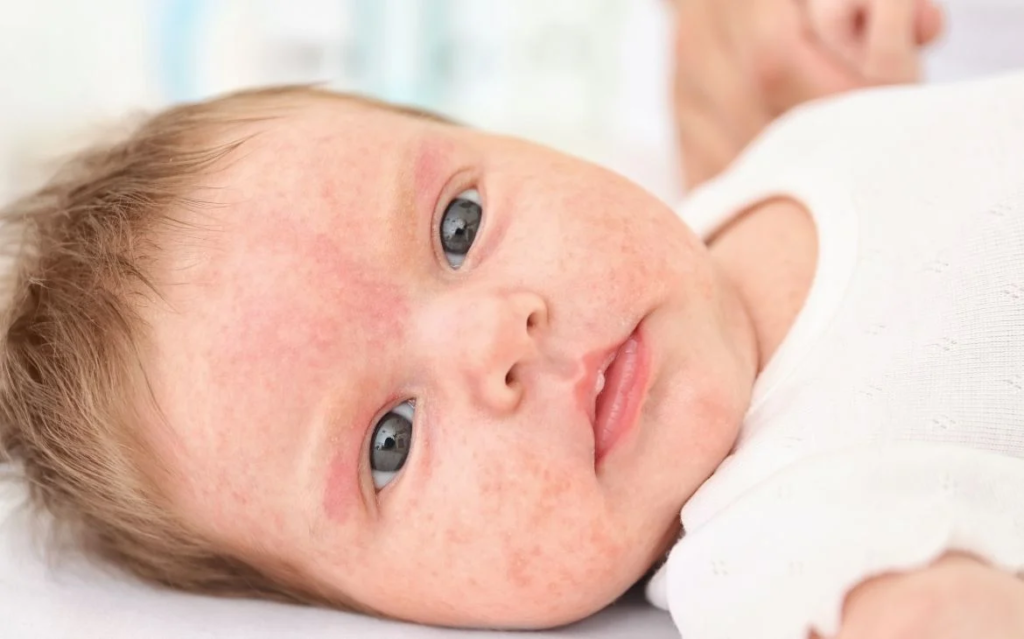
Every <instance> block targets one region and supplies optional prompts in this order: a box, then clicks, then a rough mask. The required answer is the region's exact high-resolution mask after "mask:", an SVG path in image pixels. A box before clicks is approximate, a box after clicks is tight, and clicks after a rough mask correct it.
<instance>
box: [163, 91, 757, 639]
mask: <svg viewBox="0 0 1024 639" xmlns="http://www.w3.org/2000/svg"><path fill="white" fill-rule="evenodd" d="M260 127H261V129H260V133H259V135H257V136H256V137H254V138H253V139H251V140H250V141H249V142H247V143H246V144H245V145H244V146H242V147H241V149H240V150H239V151H238V152H237V153H236V155H235V156H233V157H234V158H235V159H234V162H233V163H232V164H231V166H230V167H228V168H227V169H225V170H223V171H220V172H218V173H216V174H214V175H213V176H211V177H210V178H208V182H209V183H210V184H212V185H214V186H216V187H217V190H216V192H215V193H216V195H215V199H216V204H217V206H213V207H207V208H205V209H203V211H204V214H205V215H208V216H209V219H208V220H206V221H205V222H204V223H203V225H204V227H206V228H204V229H203V230H201V231H193V235H196V237H193V239H192V241H191V242H190V241H188V240H186V241H185V246H183V247H182V248H181V250H180V251H178V252H176V253H175V255H174V259H173V261H172V264H171V265H170V268H169V269H168V270H167V271H166V273H167V275H166V277H167V278H169V281H167V282H165V283H164V286H163V291H164V292H165V296H166V300H167V305H166V306H161V307H160V308H157V309H152V310H151V313H150V318H149V319H150V321H151V323H152V329H153V338H154V344H155V347H156V349H157V351H156V352H157V353H158V356H157V357H154V358H153V359H152V361H151V366H150V375H151V382H152V385H153V388H154V392H155V396H156V399H157V401H158V403H159V406H160V408H161V410H162V411H163V413H164V416H165V417H166V423H167V424H168V425H169V428H168V429H157V430H156V431H155V435H154V441H155V443H156V444H157V445H158V446H159V447H160V448H161V450H162V451H164V453H165V455H166V457H167V459H168V461H169V465H170V467H171V469H172V470H173V471H174V477H176V478H177V479H176V480H175V482H174V483H173V485H172V486H170V490H171V492H172V496H173V498H174V500H175V502H176V504H177V505H178V507H179V509H180V510H181V513H182V514H183V516H185V517H187V518H188V519H189V520H190V521H192V522H194V524H195V525H197V526H200V527H201V528H202V529H203V530H205V531H206V532H207V533H208V534H210V535H213V536H214V537H215V538H217V539H219V540H222V541H223V542H224V543H225V544H228V545H230V546H232V547H234V548H237V549H238V550H239V551H240V552H243V553H245V554H246V555H248V556H252V557H257V558H264V559H265V558H269V557H272V558H274V560H275V562H274V563H275V565H277V564H282V565H288V566H291V567H293V568H295V569H297V570H299V571H300V572H301V573H302V574H304V575H306V576H307V578H308V579H309V580H311V581H314V582H316V583H318V584H320V585H321V586H323V587H324V588H326V589H328V590H329V591H333V592H338V593H345V594H346V595H348V596H349V597H351V598H354V599H355V600H357V601H359V602H361V603H362V604H364V605H366V606H369V607H371V608H373V609H376V610H378V611H380V612H382V613H384V614H387V615H390V616H395V617H399V618H403V619H408V620H412V621H418V622H424V623H436V624H446V625H478V626H519V627H524V626H542V625H553V624H559V623H563V622H567V621H570V620H573V619H577V618H580V617H582V616H585V615H587V614H589V613H591V612H594V611H596V610H597V609H599V608H601V607H603V606H604V605H606V604H608V603H610V602H611V601H612V600H613V599H614V598H615V597H616V596H618V595H619V594H620V593H622V592H623V591H624V590H625V589H626V588H627V587H628V586H630V585H631V584H632V583H633V582H634V581H635V580H636V579H638V578H639V577H640V576H641V575H642V574H643V573H644V572H645V570H647V569H648V568H649V567H650V566H651V564H652V563H653V562H655V561H656V560H657V559H658V557H659V556H660V555H661V554H662V553H663V552H664V551H665V550H666V549H667V547H668V545H669V544H670V543H671V541H672V540H673V538H674V535H675V534H677V532H678V516H679V509H680V507H681V505H682V504H683V502H684V501H685V500H686V499H687V498H688V497H689V495H690V494H691V493H692V492H693V491H694V490H695V489H696V488H697V486H698V485H699V484H700V483H701V482H702V481H703V480H704V479H705V478H707V477H708V476H709V475H710V473H711V472H712V471H713V469H714V468H715V466H716V465H717V464H718V463H719V462H720V461H721V459H722V458H723V457H724V456H725V454H726V453H727V451H728V449H729V448H730V446H731V445H732V443H733V441H734V438H735V436H736V430H737V427H738V424H739V422H740V420H741V417H742V414H743V412H744V410H745V409H746V405H747V401H748V400H749V393H750V386H751V384H752V379H753V374H754V371H753V370H752V368H751V363H750V362H748V361H747V358H746V357H744V355H743V354H741V352H740V351H741V349H740V348H738V347H736V346H735V345H734V344H735V343H736V341H738V340H735V339H734V338H735V335H734V334H733V332H732V329H730V328H728V327H727V326H725V325H724V323H723V318H722V313H723V311H722V306H723V299H724V298H723V295H724V293H723V289H722V288H721V284H720V279H719V276H718V275H717V271H716V270H715V269H714V268H713V267H712V264H711V261H710V259H709V257H708V254H707V252H706V250H705V248H704V246H703V245H702V244H701V243H700V241H699V240H698V239H697V238H696V237H695V236H694V235H693V234H692V233H691V232H690V231H689V230H688V229H687V228H686V227H685V226H684V225H683V224H682V223H681V222H680V221H679V220H678V219H677V217H676V216H675V215H674V214H673V212H672V211H671V210H669V209H668V208H667V207H666V206H664V205H663V204H662V203H660V202H659V201H658V200H656V199H654V198H653V197H651V196H649V195H647V194H646V193H645V192H644V191H642V190H641V189H639V188H637V187H636V186H634V185H633V184H631V183H629V182H627V181H625V180H624V179H622V178H619V177H617V176H615V175H613V174H610V173H608V172H606V171H604V170H602V169H600V168H597V167H595V166H592V165H589V164H586V163H584V162H582V161H579V160H576V159H573V158H569V157H566V156H563V155H560V154H557V153H554V152H552V151H550V150H546V149H543V148H539V147H536V146H533V145H530V144H526V143H524V142H520V141H515V140H511V139H506V138H501V137H496V136H492V135H487V134H484V133H480V132H477V131H472V130H467V129H462V128H458V127H453V126H447V125H443V124H439V123H435V122H428V121H423V120H417V119H412V118H410V117H407V116H403V115H399V114H396V113H392V112H388V111H384V110H380V109H373V108H370V107H366V106H361V105H355V104H350V103H348V102H345V101H340V100H339V101H330V100H323V101H321V102H317V103H314V104H310V105H309V106H306V107H303V108H302V109H300V110H297V111H296V112H295V113H293V114H291V115H288V116H286V117H284V118H282V119H278V120H274V121H271V122H269V123H266V124H263V125H260ZM207 193H208V192H207ZM476 202H479V206H477V204H476ZM477 223H478V227H477ZM474 229H476V233H475V235H474V234H473V231H474ZM613 358H614V360H613ZM609 364H610V365H609ZM606 366H607V367H608V368H607V370H606V371H605V374H604V375H602V374H601V370H602V369H604V367H606ZM602 377H603V378H604V389H603V391H601V392H600V393H599V392H598V391H599V389H600V387H601V383H602V382H601V379H602Z"/></svg>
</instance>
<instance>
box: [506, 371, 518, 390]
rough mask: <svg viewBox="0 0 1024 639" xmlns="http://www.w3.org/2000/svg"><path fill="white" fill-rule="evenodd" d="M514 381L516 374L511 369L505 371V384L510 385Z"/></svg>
mask: <svg viewBox="0 0 1024 639" xmlns="http://www.w3.org/2000/svg"><path fill="white" fill-rule="evenodd" d="M515 383H516V376H515V373H514V372H513V371H512V369H509V371H508V372H507V373H505V386H512V385H513V384H515Z"/></svg>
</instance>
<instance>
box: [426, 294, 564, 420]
mask: <svg viewBox="0 0 1024 639" xmlns="http://www.w3.org/2000/svg"><path fill="white" fill-rule="evenodd" d="M444 317H445V319H444V320H443V321H442V323H441V327H440V329H441V330H439V331H438V332H437V342H436V346H437V347H438V348H437V349H436V351H435V352H436V354H437V357H438V359H439V361H438V362H437V363H438V364H439V365H440V366H439V368H440V370H447V371H450V372H451V374H452V381H454V382H456V383H458V384H460V385H461V386H462V389H463V392H464V393H465V392H466V391H468V394H469V396H470V398H471V399H472V400H473V401H475V402H477V403H479V404H480V405H481V406H482V407H484V408H485V409H487V410H491V411H495V412H499V413H504V412H509V411H512V410H514V409H515V408H516V407H517V406H518V405H519V403H520V401H521V399H522V395H523V392H524V389H525V382H526V380H525V379H524V376H523V371H524V365H525V364H527V363H529V362H530V361H531V360H534V359H536V358H537V357H538V354H539V340H540V339H541V338H542V336H543V335H544V333H545V332H546V330H547V324H548V309H547V305H546V304H545V302H544V300H543V298H541V297H540V296H539V295H536V294H534V293H531V292H528V291H522V290H518V291H494V292H487V293H482V294H478V295H473V296H469V297H467V298H466V299H464V300H462V301H461V302H457V303H453V304H450V305H448V307H447V308H446V309H445V311H444Z"/></svg>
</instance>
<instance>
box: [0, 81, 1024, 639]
mask: <svg viewBox="0 0 1024 639" xmlns="http://www.w3.org/2000/svg"><path fill="white" fill-rule="evenodd" d="M1021 113H1024V77H1019V76H1018V77H1012V78H1007V79H1003V80H996V81H990V82H986V83H981V84H978V85H970V86H963V87H951V88H947V89H927V90H922V89H914V90H910V89H903V90H890V91H883V92H879V93H873V94H865V95H863V96H857V97H854V98H851V99H848V100H844V101H839V102H835V103H828V104H823V105H820V106H815V107H811V108H808V109H803V110H801V111H800V112H797V113H794V114H793V115H792V116H790V117H787V118H785V119H784V120H783V121H782V122H780V123H778V124H777V125H775V126H773V127H772V128H771V129H770V130H769V132H768V133H767V134H766V135H764V136H762V137H761V138H759V140H758V142H757V143H755V145H754V147H753V148H751V149H750V150H749V151H748V152H747V153H746V154H745V155H743V156H742V157H741V158H740V159H739V161H738V162H737V164H736V165H735V166H734V168H732V169H730V170H729V171H728V172H727V173H726V174H725V175H724V176H723V177H722V178H721V179H719V180H716V181H713V182H711V183H709V184H708V186H706V187H705V188H702V189H700V190H698V191H697V192H696V193H694V194H693V196H692V198H691V199H690V201H689V203H688V204H687V205H686V206H685V207H684V208H683V215H684V217H685V218H686V221H687V223H684V222H683V221H682V220H680V218H679V217H678V216H677V215H676V214H675V212H674V211H672V210H671V209H669V208H668V207H666V206H665V205H664V204H662V203H661V202H659V201H658V200H657V199H655V198H653V197H652V196H650V195H648V194H647V193H645V192H643V191H642V190H640V189H639V188H637V187H636V186H635V185H633V184H631V183H629V182H628V181H626V180H624V179H622V178H620V177H618V176H616V175H614V174H611V173H609V172H607V171H604V170H602V169H600V168H597V167H594V166H592V165H589V164H586V163H584V162H581V161H579V160H577V159H574V158H570V157H566V156H563V155H560V154H558V153H555V152H553V151H550V150H547V149H543V148H540V147H537V146H534V145H531V144H528V143H525V142H521V141H517V140H513V139H508V138H503V137H499V136H494V135H489V134H487V133H483V132H480V131H475V130H471V129H467V128H464V127H459V126H456V125H453V124H451V123H449V122H446V121H444V120H441V119H438V118H436V117H434V116H430V115H427V114H423V113H419V112H415V111H411V110H407V109H400V108H397V107H392V106H388V105H383V104H379V103H374V102H371V101H368V100H364V99H356V98H352V97H345V96H338V95H333V94H329V93H326V92H321V91H316V90H312V89H302V88H282V89H268V90H261V91H251V92H246V93H240V94H236V95H233V96H229V97H226V98H221V99H218V100H213V101H210V102H206V103H201V104H195V105H186V106H181V107H177V108H175V109H171V110H169V111H166V112H164V113H162V114H160V115H158V116H156V117H154V118H153V119H151V120H149V121H148V122H146V123H145V124H144V125H143V126H142V127H141V128H140V129H139V130H138V131H137V132H135V133H134V134H133V135H132V136H131V137H130V138H129V139H128V140H127V141H125V142H122V143H119V144H116V145H113V146H110V147H106V148H103V149H100V150H97V151H94V152H92V153H90V154H87V155H85V156H82V157H80V158H78V159H77V160H76V161H75V162H74V163H72V164H70V165H68V167H67V168H66V169H65V170H64V171H63V172H62V173H61V174H60V175H58V176H57V178H55V179H54V180H53V181H52V182H51V183H50V184H49V185H48V186H47V187H45V188H44V189H43V190H41V191H40V192H38V193H35V194H33V195H30V196H29V197H27V198H25V199H23V200H21V201H20V202H18V203H16V204H14V205H13V206H12V207H11V208H10V210H9V211H8V212H7V214H6V220H7V221H8V224H9V225H10V227H11V228H13V229H15V230H17V231H18V234H16V235H15V236H13V240H14V241H16V242H17V243H18V245H19V247H20V248H21V250H20V252H19V257H18V262H17V271H16V273H15V278H14V279H13V281H12V283H11V284H12V285H11V288H10V301H9V305H8V310H7V313H6V322H5V334H4V343H3V351H2V364H3V365H2V373H3V381H2V388H0V408H2V414H0V416H2V421H0V437H2V440H0V442H2V445H0V448H2V449H3V450H5V451H7V452H8V453H9V455H10V456H11V457H12V458H14V459H16V460H19V461H20V462H21V464H22V465H23V467H24V471H25V473H26V474H27V476H28V479H29V481H30V485H31V487H32V490H33V491H34V496H35V497H36V498H37V500H38V501H39V502H40V503H42V504H45V505H46V506H47V507H49V509H50V510H52V511H53V512H55V513H56V514H57V515H58V520H60V521H64V522H67V523H70V524H72V525H75V526H76V528H77V529H78V532H80V533H81V534H82V535H83V536H85V539H86V540H87V541H88V543H89V545H90V546H91V547H92V548H93V549H94V550H95V551H96V552H98V553H100V554H101V555H103V556H106V557H108V558H111V559H113V560H114V561H116V562H118V563H120V564H121V565H124V566H126V567H128V568H129V569H131V570H132V571H134V572H135V573H136V574H138V575H140V576H142V577H143V578H146V579H149V580H153V581H157V582H160V583H163V584H167V585H171V586H174V587H179V588H185V589H189V590H195V591H200V592H207V593H213V594H223V595H246V596H248V595H258V596H264V597H270V598H277V599H285V600H291V601H302V602H308V603H317V604H325V605H331V606H336V607H341V608H348V609H353V610H359V611H363V612H367V613H370V614H379V615H385V616H390V617H396V618H401V619H407V620H412V621H416V622H421V623H428V624H439V625H452V626H477V627H514V628H537V627H547V626H554V625H559V624H564V623H567V622H571V621H573V620H576V619H580V618H582V617H584V616H586V615H589V614H591V613H592V612H594V611H596V610H598V609H600V608H602V607H603V606H605V605H607V604H608V603H610V602H611V601H613V600H614V599H615V598H616V597H618V596H619V595H620V594H621V593H622V592H623V591H625V590H626V589H627V588H628V587H629V586H631V585H632V584H634V583H635V582H637V580H638V579H640V578H641V577H642V576H643V575H644V574H645V573H646V572H647V571H649V570H650V569H651V568H652V567H653V566H655V565H657V564H658V563H659V562H660V561H661V560H662V559H663V558H664V557H665V555H666V553H668V552H669V550H670V549H672V548H673V546H675V549H674V550H672V552H671V555H670V557H669V560H668V562H667V563H666V564H665V566H664V567H663V568H662V569H661V570H660V571H659V573H658V575H656V577H655V578H654V579H653V580H652V582H651V584H650V585H649V593H650V596H651V598H652V600H654V602H655V603H656V604H659V605H663V606H667V607H669V608H671V610H672V613H673V616H674V618H675V620H676V623H677V624H678V625H679V626H680V629H681V630H682V632H683V633H684V635H685V636H686V637H687V639H691V638H696V639H703V638H705V637H730V636H731V637H735V636H741V633H745V636H751V635H756V636H759V637H780V638H783V637H786V638H788V637H793V638H794V639H803V638H804V637H807V636H808V632H810V631H811V630H817V631H819V632H822V633H825V634H832V633H834V632H836V631H837V629H838V623H839V621H840V617H842V621H843V632H844V633H847V636H850V637H853V636H879V637H880V636H883V635H882V634H880V633H872V631H871V630H870V629H871V627H872V626H871V623H880V622H879V621H878V620H880V619H883V620H892V619H896V620H899V619H902V618H906V617H907V614H906V609H905V608H903V609H898V610H896V611H895V612H892V611H889V612H887V611H886V608H885V606H886V605H887V604H886V602H891V601H897V602H905V601H910V602H920V601H926V602H932V601H939V600H941V599H938V598H935V599H927V598H926V599H922V598H921V593H926V594H928V595H929V596H931V594H932V593H935V592H939V593H940V594H941V595H942V596H949V595H950V594H952V595H956V597H954V598H953V599H952V600H953V601H959V600H960V599H962V597H960V595H961V594H963V591H956V590H955V589H954V588H951V587H949V584H951V583H952V584H960V585H963V586H970V587H971V588H973V590H972V592H983V593H986V599H985V606H987V607H986V608H984V609H983V608H982V607H981V606H974V607H972V608H969V610H970V611H971V612H972V613H973V614H977V615H978V616H979V617H980V618H983V619H984V620H985V621H986V622H988V623H990V624H998V623H1001V624H1003V626H993V628H995V629H992V628H990V630H991V631H990V632H987V633H985V632H983V633H981V634H978V635H977V636H982V635H984V636H1001V635H999V634H998V632H999V631H1006V632H1007V633H1009V631H1008V630H1007V629H1011V630H1016V629H1019V628H1021V627H1024V626H1021V625H1017V626H1013V624H1020V623H1021V619H1020V615H1019V609H1020V607H1021V605H1022V602H1024V594H1022V593H1021V592H1020V591H1021V590H1024V586H1020V585H1019V583H1018V582H1017V581H1016V580H1015V579H1013V578H1012V577H1011V576H1010V574H1011V572H1012V571H1015V570H1020V569H1021V568H1024V548H1022V544H1024V534H1022V533H1024V531H1022V530H1021V526H1022V525H1024V504H1022V502H1021V501H1020V499H1019V489H1020V487H1022V486H1024V461H1022V459H1024V393H1022V392H1021V390H1020V389H1021V385H1022V384H1024V382H1022V380H1024V368H1022V366H1024V364H1022V362H1024V302H1022V295H1024V293H1022V289H1021V286H1024V260H1022V259H1021V257H1022V255H1021V254H1022V252H1024V208H1022V205H1024V180H1022V178H1021V176H1024V154H1021V153H1020V152H1019V149H1021V148H1024V121H1022V120H1021V118H1020V115H1019V114H1021ZM683 504H686V507H685V508H684V509H683V517H682V521H680V517H679V512H680V507H681V506H682V505H683ZM684 526H685V528H686V533H685V535H683V536H682V538H681V539H680V535H681V534H682V532H683V527H684ZM677 541H678V543H677ZM957 552H961V553H970V554H971V555H972V556H973V557H976V558H977V559H980V560H981V561H977V560H975V559H970V560H968V559H964V558H963V557H961V556H959V555H956V554H952V553H957ZM982 562H984V563H982ZM910 570H917V571H918V572H916V573H913V574H911V575H910V576H909V577H907V579H915V578H916V577H917V576H920V575H926V576H928V578H927V579H923V580H915V581H909V582H908V581H897V582H895V583H896V585H895V586H894V585H893V583H894V582H893V581H891V580H889V581H884V580H883V581H878V580H872V578H873V577H875V576H877V575H880V574H883V573H886V572H893V571H910ZM943 579H945V581H943ZM906 584H909V585H906ZM918 584H926V585H924V586H921V585H918ZM931 584H939V585H940V586H942V587H943V588H944V589H939V590H936V589H935V587H934V586H933V585H931ZM858 586H860V587H858ZM893 592H897V593H910V594H909V595H908V594H901V595H900V596H899V597H895V598H893V597H890V596H888V595H891V594H892V593H893ZM849 593H853V594H849ZM878 593H882V594H885V595H887V597H886V598H885V599H884V600H882V601H881V603H880V599H879V595H878ZM847 595H849V596H847ZM900 597H902V598H900ZM936 597H938V595H936ZM941 601H945V600H941ZM844 604H845V606H846V608H845V611H844V608H843V607H844ZM943 610H948V611H954V612H957V611H958V609H957V608H956V607H955V606H946V607H945V608H943ZM1014 611H1018V612H1017V613H1016V614H1017V615H1018V616H1016V617H1015V616H1014V614H1015V613H1014ZM911 612H915V610H914V609H911ZM928 612H929V613H931V611H930V610H929V611H928ZM841 613H844V614H841ZM887 615H888V616H887ZM901 615H902V617H901ZM911 619H912V621H913V622H914V623H915V624H919V625H915V626H912V627H913V628H914V630H915V631H916V630H919V629H920V628H921V627H922V626H921V625H920V624H925V623H929V622H931V623H937V620H939V621H941V620H942V616H941V615H940V614H928V615H923V614H917V615H913V616H912V617H911ZM887 627H889V628H892V627H895V626H894V625H893V626H887ZM969 630H971V632H974V631H975V630H976V627H970V628H969ZM858 631H860V634H857V632H858ZM891 636H899V635H891ZM915 636H933V635H928V634H924V633H918V634H917V635H915ZM934 636H939V635H937V634H936V635H934ZM952 636H975V635H952ZM1006 636H1013V635H1012V634H1007V635H1006Z"/></svg>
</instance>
